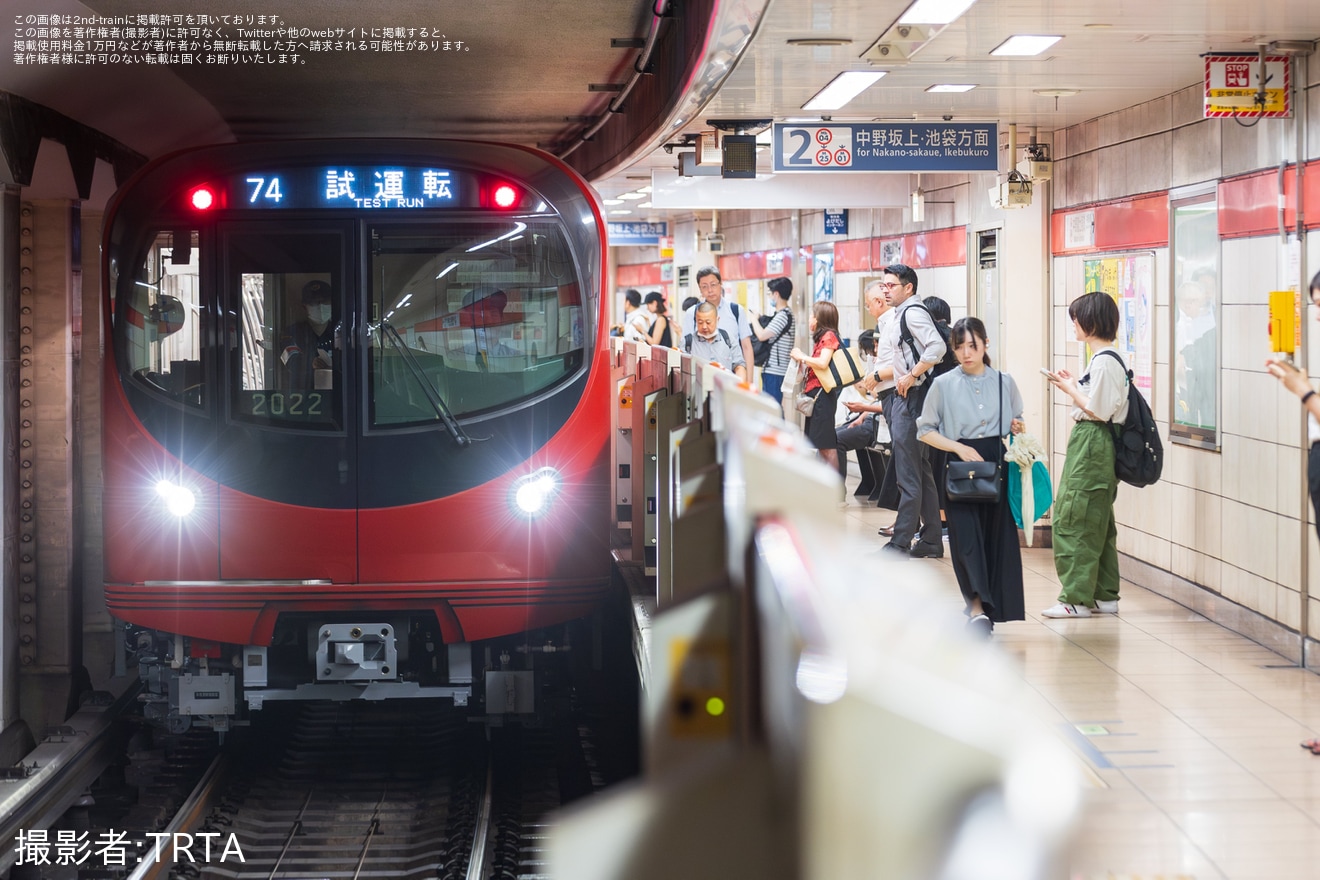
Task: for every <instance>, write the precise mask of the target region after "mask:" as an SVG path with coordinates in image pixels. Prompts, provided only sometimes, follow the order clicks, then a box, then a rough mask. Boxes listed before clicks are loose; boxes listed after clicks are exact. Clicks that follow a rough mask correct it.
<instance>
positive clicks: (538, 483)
mask: <svg viewBox="0 0 1320 880" xmlns="http://www.w3.org/2000/svg"><path fill="white" fill-rule="evenodd" d="M558 492H559V471H557V470H555V469H554V468H548V467H546V468H541V469H540V470H539V471H536V472H534V473H530V474H527V475H525V476H522V477H519V478H518V479H517V480H516V481H515V482H514V484H513V491H512V494H513V506H514V507H515V508H516V509H517V511H518V512H519V513H521V514H522V515H523V516H526V517H537V516H541V515H542V514H543V513H545V512H546V511H547V510H549V509H550V502H551V501H553V500H554V497H555V495H556V494H557V493H558Z"/></svg>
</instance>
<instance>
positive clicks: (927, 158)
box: [772, 122, 999, 172]
mask: <svg viewBox="0 0 1320 880" xmlns="http://www.w3.org/2000/svg"><path fill="white" fill-rule="evenodd" d="M773 144H774V145H773V148H772V149H773V150H774V161H775V169H774V170H775V171H904V172H927V171H928V172H938V171H998V170H999V132H998V126H997V125H996V123H993V122H964V123H954V122H864V123H849V124H835V123H821V124H819V125H812V124H807V125H803V124H800V123H792V122H779V123H775V126H774V142H773Z"/></svg>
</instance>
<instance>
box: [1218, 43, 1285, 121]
mask: <svg viewBox="0 0 1320 880" xmlns="http://www.w3.org/2000/svg"><path fill="white" fill-rule="evenodd" d="M1204 59H1205V117H1206V118H1207V119H1208V118H1211V117H1230V116H1237V117H1242V118H1246V119H1258V118H1261V117H1265V118H1269V119H1279V118H1286V117H1290V116H1292V64H1291V63H1290V61H1289V59H1288V56H1286V55H1266V56H1265V91H1264V97H1265V103H1264V104H1263V105H1262V104H1261V103H1260V102H1259V95H1260V94H1261V65H1260V56H1259V55H1257V54H1256V53H1255V52H1243V53H1228V54H1221V55H1206V56H1204Z"/></svg>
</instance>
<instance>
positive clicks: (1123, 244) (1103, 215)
mask: <svg viewBox="0 0 1320 880" xmlns="http://www.w3.org/2000/svg"><path fill="white" fill-rule="evenodd" d="M1087 211H1090V212H1093V213H1094V215H1095V243H1094V244H1093V245H1088V246H1086V247H1075V248H1069V247H1066V246H1065V242H1066V240H1067V239H1066V235H1065V230H1066V229H1067V224H1068V218H1069V217H1070V216H1073V215H1076V214H1082V213H1085V212H1087ZM1168 244H1169V194H1168V193H1167V192H1160V193H1152V194H1150V195H1145V196H1140V197H1139V198H1133V199H1124V200H1122V201H1117V202H1106V203H1104V204H1100V205H1089V206H1087V207H1085V208H1081V209H1073V210H1068V211H1055V212H1054V213H1053V214H1051V215H1050V250H1051V252H1052V253H1053V254H1054V255H1055V256H1059V255H1061V254H1092V253H1099V252H1101V251H1125V250H1131V249H1133V248H1151V247H1167V246H1168Z"/></svg>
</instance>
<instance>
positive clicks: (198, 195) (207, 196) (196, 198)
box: [188, 186, 215, 211]
mask: <svg viewBox="0 0 1320 880" xmlns="http://www.w3.org/2000/svg"><path fill="white" fill-rule="evenodd" d="M188 204H190V205H192V206H193V207H194V208H196V209H197V210H199V211H208V210H210V208H211V206H212V205H214V204H215V193H214V192H212V191H211V188H210V187H209V186H199V187H197V188H196V189H194V190H193V191H192V192H191V193H189V194H188Z"/></svg>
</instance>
